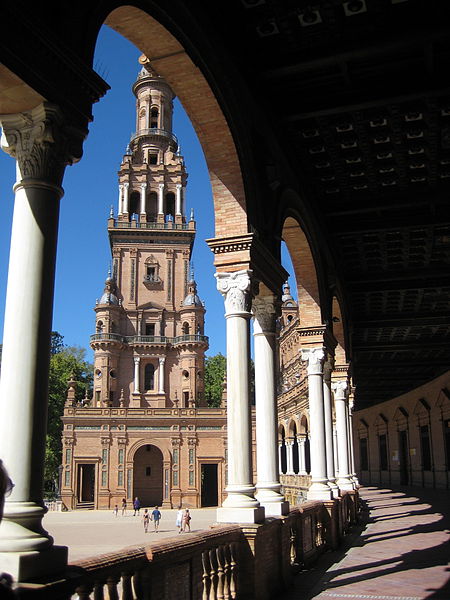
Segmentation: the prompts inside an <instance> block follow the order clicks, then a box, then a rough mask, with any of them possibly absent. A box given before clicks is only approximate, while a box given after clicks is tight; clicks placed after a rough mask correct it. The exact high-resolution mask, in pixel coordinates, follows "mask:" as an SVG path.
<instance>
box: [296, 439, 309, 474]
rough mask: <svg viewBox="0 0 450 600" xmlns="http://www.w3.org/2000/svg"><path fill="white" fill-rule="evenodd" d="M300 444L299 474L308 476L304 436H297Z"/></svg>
mask: <svg viewBox="0 0 450 600" xmlns="http://www.w3.org/2000/svg"><path fill="white" fill-rule="evenodd" d="M297 443H298V474H299V475H307V473H306V450H305V444H306V437H305V436H304V435H302V436H297Z"/></svg>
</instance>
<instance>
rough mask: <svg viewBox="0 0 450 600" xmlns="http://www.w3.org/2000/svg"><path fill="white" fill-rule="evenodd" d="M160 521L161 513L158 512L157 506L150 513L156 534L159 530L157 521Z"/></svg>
mask: <svg viewBox="0 0 450 600" xmlns="http://www.w3.org/2000/svg"><path fill="white" fill-rule="evenodd" d="M160 519H161V513H160V512H159V509H158V507H157V506H155V508H154V509H153V511H152V521H153V524H154V526H155V531H156V533H158V530H159V521H160Z"/></svg>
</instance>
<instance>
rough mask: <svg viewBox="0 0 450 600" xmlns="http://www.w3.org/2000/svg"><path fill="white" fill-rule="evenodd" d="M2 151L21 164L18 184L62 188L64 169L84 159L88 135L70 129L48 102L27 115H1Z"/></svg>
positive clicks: (54, 107) (62, 117) (55, 108)
mask: <svg viewBox="0 0 450 600" xmlns="http://www.w3.org/2000/svg"><path fill="white" fill-rule="evenodd" d="M0 123H1V126H2V128H3V133H2V139H1V146H2V149H3V150H4V151H5V152H7V153H8V154H10V155H11V156H13V157H15V158H16V160H17V171H18V180H19V181H21V180H22V181H23V180H26V179H33V180H38V181H41V182H44V183H47V184H52V185H56V186H60V185H61V183H62V178H63V174H64V169H65V167H66V166H67V165H70V164H72V163H74V162H76V161H78V160H79V159H80V158H81V155H82V153H83V151H82V144H83V140H84V138H85V135H86V132H85V131H82V130H79V129H75V128H74V127H72V126H70V125H69V124H68V123H67V121H66V120H65V118H64V115H63V113H62V112H61V110H60V109H59V108H58V107H57V106H54V105H52V104H49V103H48V102H44V103H43V104H40V105H39V106H36V107H35V108H33V109H32V110H30V111H29V112H26V113H20V114H16V115H0Z"/></svg>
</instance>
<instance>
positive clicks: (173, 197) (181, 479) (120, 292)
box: [61, 57, 226, 509]
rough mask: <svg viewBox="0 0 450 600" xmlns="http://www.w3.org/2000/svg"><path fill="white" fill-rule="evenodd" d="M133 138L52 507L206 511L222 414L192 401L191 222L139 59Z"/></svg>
mask: <svg viewBox="0 0 450 600" xmlns="http://www.w3.org/2000/svg"><path fill="white" fill-rule="evenodd" d="M140 62H141V64H142V69H141V71H140V73H139V76H138V79H137V81H136V83H135V84H134V86H133V92H134V94H135V96H136V99H137V102H136V133H135V134H134V135H132V137H131V140H130V143H129V146H128V148H127V150H126V153H125V156H124V157H123V160H122V163H121V165H120V169H119V173H118V175H119V202H118V211H117V215H114V210H113V209H112V211H111V216H110V218H109V220H108V235H109V240H110V245H111V253H112V265H111V269H110V273H109V274H108V277H107V279H106V282H105V288H104V292H103V295H102V296H101V298H100V299H99V300H98V301H97V303H96V306H95V313H96V317H95V327H96V332H95V333H94V334H93V335H92V336H91V347H92V348H93V350H94V385H93V397H92V400H89V399H87V398H86V399H85V400H83V402H81V403H77V402H76V401H75V393H74V387H73V386H74V385H76V382H73V381H71V382H69V383H70V386H71V387H69V392H68V394H67V401H66V405H65V408H64V416H63V423H64V431H63V448H64V451H63V464H62V478H61V498H62V500H63V502H64V504H65V505H66V506H67V507H68V508H105V509H106V508H107V509H110V508H112V507H114V506H115V504H119V505H120V503H121V501H122V499H123V498H126V500H127V502H130V503H131V502H132V500H133V498H135V497H139V498H140V500H141V502H142V503H143V505H144V506H152V505H153V506H154V505H159V506H162V507H163V508H170V507H175V506H178V505H179V504H181V503H182V504H183V505H184V506H192V507H198V506H217V505H218V504H220V503H221V501H222V500H223V497H224V488H225V482H226V409H225V408H212V407H208V406H206V403H205V399H204V377H203V372H204V362H205V359H204V355H205V351H206V350H207V348H208V338H207V337H206V336H205V335H204V318H205V308H204V306H203V303H202V302H201V300H200V299H199V296H198V294H197V287H196V284H195V280H194V277H193V272H192V270H191V268H190V258H191V252H192V246H193V243H194V238H195V221H194V216H193V213H191V215H190V218H189V219H186V211H185V189H186V182H187V173H186V168H185V165H184V161H183V158H182V157H181V156H180V155H179V152H178V142H177V139H176V137H175V135H174V134H173V133H172V111H173V99H174V95H173V92H172V90H171V89H170V87H169V85H168V84H167V83H166V82H165V81H164V79H162V78H161V77H159V75H158V74H157V73H156V72H155V71H154V69H152V67H151V66H150V64H149V63H148V61H147V59H146V58H145V57H141V59H140Z"/></svg>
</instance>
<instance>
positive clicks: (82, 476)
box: [77, 463, 95, 505]
mask: <svg viewBox="0 0 450 600" xmlns="http://www.w3.org/2000/svg"><path fill="white" fill-rule="evenodd" d="M94 500H95V465H94V464H93V463H80V464H79V465H78V469H77V501H78V504H92V505H93V504H94Z"/></svg>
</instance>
